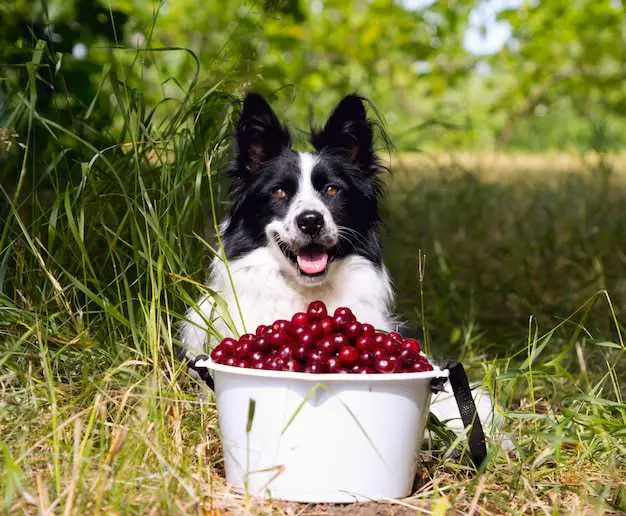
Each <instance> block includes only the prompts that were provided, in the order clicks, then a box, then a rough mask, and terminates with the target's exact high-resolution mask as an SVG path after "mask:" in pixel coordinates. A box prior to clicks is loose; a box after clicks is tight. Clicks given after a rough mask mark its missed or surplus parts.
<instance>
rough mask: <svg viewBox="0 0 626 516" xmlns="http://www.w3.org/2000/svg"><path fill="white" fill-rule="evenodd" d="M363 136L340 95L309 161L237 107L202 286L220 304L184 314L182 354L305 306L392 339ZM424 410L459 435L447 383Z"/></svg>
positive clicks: (261, 114) (481, 404)
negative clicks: (227, 185) (347, 315)
mask: <svg viewBox="0 0 626 516" xmlns="http://www.w3.org/2000/svg"><path fill="white" fill-rule="evenodd" d="M373 129H374V126H373V123H372V121H371V120H370V119H368V116H367V111H366V107H365V102H364V99H363V98H361V97H359V96H357V95H348V96H346V97H344V98H343V99H342V100H341V101H340V102H339V104H338V105H337V106H336V107H335V109H334V110H333V112H332V113H331V115H330V116H329V118H328V120H327V122H326V124H325V125H324V126H323V127H322V128H321V129H320V130H314V131H312V135H311V138H310V142H311V144H312V146H313V149H314V151H312V152H297V151H295V150H293V148H292V142H291V137H290V133H289V131H288V129H287V128H286V126H285V125H283V124H282V123H281V122H280V121H279V119H278V118H277V116H276V115H275V113H274V111H273V110H272V108H271V107H270V105H269V104H268V102H267V101H266V100H265V98H264V97H262V96H261V95H259V94H256V93H250V94H248V95H247V96H246V97H245V99H244V101H243V106H242V110H241V113H240V117H239V120H238V123H237V125H236V157H235V159H234V161H233V163H232V165H231V167H230V169H229V175H230V178H231V180H232V185H231V190H230V197H231V200H232V206H231V209H230V214H229V216H228V217H227V218H226V219H225V220H224V222H223V223H222V225H221V232H220V239H221V243H222V246H221V247H222V249H223V251H222V255H220V256H216V257H215V258H214V259H213V263H212V265H211V271H210V280H209V283H208V287H209V290H210V292H212V293H217V294H218V295H219V299H220V300H221V302H218V301H216V299H217V298H216V296H214V295H212V294H211V295H206V296H204V297H203V298H201V299H200V300H199V301H198V303H197V305H196V306H194V307H191V308H190V309H189V311H188V312H187V315H186V321H185V322H184V323H183V326H182V331H181V340H182V342H183V344H184V348H185V350H186V353H187V355H188V356H190V357H193V356H196V355H199V354H202V353H205V352H206V351H207V347H208V346H207V345H208V340H209V338H210V336H209V333H208V332H207V330H208V329H210V330H211V331H214V332H215V335H214V338H215V339H219V338H220V337H221V336H228V335H233V334H242V333H246V332H252V333H253V332H254V330H255V328H256V327H257V326H258V325H261V324H267V323H268V322H271V321H274V320H277V319H290V318H291V316H292V315H293V314H294V313H296V312H302V311H306V308H307V306H308V304H309V303H310V302H311V301H313V300H322V301H324V303H325V304H326V305H327V307H328V309H329V311H333V310H335V308H337V307H340V306H348V307H350V309H351V310H352V311H353V313H354V315H355V316H356V317H357V319H358V320H360V321H363V322H368V323H370V324H372V325H373V326H374V327H376V328H378V329H381V330H385V331H391V330H397V329H398V327H399V321H398V320H397V319H396V317H395V316H394V313H393V310H394V307H393V298H394V293H393V287H392V283H391V281H390V278H389V274H388V272H387V269H386V267H385V265H384V263H383V257H382V250H381V245H380V240H379V226H380V223H381V219H380V216H379V211H378V204H379V201H380V197H381V193H382V179H381V175H382V172H383V171H384V170H385V169H384V167H383V166H382V165H381V162H380V160H379V157H378V156H377V154H376V152H375V150H374V138H373ZM474 398H475V401H476V402H477V407H478V412H479V416H480V419H481V421H482V423H483V426H487V427H488V426H490V425H491V423H492V419H493V406H492V403H491V400H490V398H489V396H488V395H487V393H486V392H484V391H475V395H474ZM432 407H433V408H432V410H433V412H434V413H435V414H436V415H437V416H438V418H439V419H440V420H447V421H449V423H448V426H449V428H451V429H452V430H454V431H455V432H457V433H460V432H462V431H463V425H462V423H461V420H460V415H459V411H458V409H457V407H456V403H455V402H454V398H453V397H452V393H451V389H450V387H449V385H448V386H447V387H446V391H444V392H442V393H439V394H438V395H436V396H435V399H434V403H433V404H432Z"/></svg>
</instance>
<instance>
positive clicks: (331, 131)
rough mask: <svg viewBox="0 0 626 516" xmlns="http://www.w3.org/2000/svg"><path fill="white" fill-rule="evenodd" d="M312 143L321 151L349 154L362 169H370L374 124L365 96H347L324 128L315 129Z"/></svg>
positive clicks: (372, 153) (348, 156) (372, 154)
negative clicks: (366, 109) (364, 100)
mask: <svg viewBox="0 0 626 516" xmlns="http://www.w3.org/2000/svg"><path fill="white" fill-rule="evenodd" d="M311 143H312V144H313V147H315V149H317V150H318V151H322V150H330V151H332V152H338V153H341V154H343V155H344V156H346V157H347V158H348V159H350V160H351V161H353V162H354V163H355V164H357V165H358V166H359V167H361V168H365V169H367V168H369V165H370V164H371V163H372V160H373V158H374V151H373V147H372V145H373V142H372V124H371V123H370V121H369V120H368V119H367V112H366V111H365V105H364V102H363V98H361V97H359V96H358V95H348V96H346V97H344V98H343V99H342V100H341V101H340V102H339V104H337V107H335V109H334V110H333V112H332V113H331V115H330V117H329V118H328V121H327V122H326V125H325V126H324V128H323V129H322V130H321V131H317V132H316V131H314V132H313V134H312V136H311Z"/></svg>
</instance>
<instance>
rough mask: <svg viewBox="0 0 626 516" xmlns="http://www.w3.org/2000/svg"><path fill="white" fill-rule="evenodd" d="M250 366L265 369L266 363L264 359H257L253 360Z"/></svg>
mask: <svg viewBox="0 0 626 516" xmlns="http://www.w3.org/2000/svg"><path fill="white" fill-rule="evenodd" d="M250 367H251V368H252V369H265V364H264V363H263V361H262V360H257V361H254V362H251V365H250Z"/></svg>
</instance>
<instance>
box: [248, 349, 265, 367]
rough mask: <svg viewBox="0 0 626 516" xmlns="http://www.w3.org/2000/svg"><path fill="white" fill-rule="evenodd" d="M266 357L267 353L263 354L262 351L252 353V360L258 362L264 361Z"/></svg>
mask: <svg viewBox="0 0 626 516" xmlns="http://www.w3.org/2000/svg"><path fill="white" fill-rule="evenodd" d="M264 358H265V355H263V353H261V352H260V351H253V352H252V355H250V362H252V363H253V364H256V363H257V362H263V359H264Z"/></svg>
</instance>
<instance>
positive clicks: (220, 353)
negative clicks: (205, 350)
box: [211, 345, 229, 364]
mask: <svg viewBox="0 0 626 516" xmlns="http://www.w3.org/2000/svg"><path fill="white" fill-rule="evenodd" d="M227 358H229V354H228V353H227V352H226V350H225V349H224V348H223V347H221V346H219V345H218V346H216V347H215V348H214V349H213V351H211V359H212V360H213V362H216V363H218V364H222V363H223V362H224V361H225V360H226V359H227Z"/></svg>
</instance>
